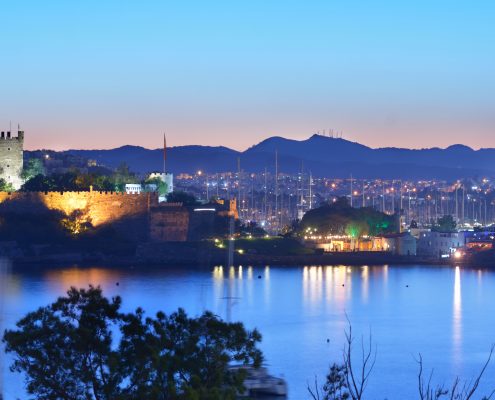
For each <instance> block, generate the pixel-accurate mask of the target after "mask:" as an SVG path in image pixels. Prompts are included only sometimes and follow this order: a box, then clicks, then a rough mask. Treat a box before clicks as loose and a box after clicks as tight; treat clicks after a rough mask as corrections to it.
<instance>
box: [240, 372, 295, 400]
mask: <svg viewBox="0 0 495 400" xmlns="http://www.w3.org/2000/svg"><path fill="white" fill-rule="evenodd" d="M231 369H232V370H237V369H242V370H243V371H245V372H246V377H245V379H244V383H243V385H244V392H242V393H240V394H239V395H240V397H241V398H245V397H249V398H258V399H267V398H268V397H270V398H273V397H277V398H285V397H287V383H286V382H285V380H284V379H282V378H277V377H275V376H273V375H270V374H269V373H268V370H267V369H266V368H265V367H259V368H255V367H253V366H250V365H240V366H233V367H231Z"/></svg>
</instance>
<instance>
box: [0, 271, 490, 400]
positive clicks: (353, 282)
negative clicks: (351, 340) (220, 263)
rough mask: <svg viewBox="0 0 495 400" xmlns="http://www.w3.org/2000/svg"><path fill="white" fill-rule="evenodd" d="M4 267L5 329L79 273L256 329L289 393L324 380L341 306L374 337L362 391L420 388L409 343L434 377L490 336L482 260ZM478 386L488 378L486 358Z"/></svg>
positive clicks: (342, 319) (338, 334)
mask: <svg viewBox="0 0 495 400" xmlns="http://www.w3.org/2000/svg"><path fill="white" fill-rule="evenodd" d="M3 270H4V272H3V275H1V278H0V279H1V285H0V290H1V296H0V298H1V300H0V301H1V302H0V311H1V314H0V316H1V319H0V323H1V325H2V326H1V328H2V331H3V329H5V328H9V327H13V326H14V324H15V322H16V321H17V320H18V319H19V318H21V317H22V316H23V315H24V314H25V313H27V312H29V311H32V310H34V309H35V308H36V307H37V306H41V305H45V304H48V303H50V302H52V301H54V300H55V298H56V297H57V296H58V295H62V294H63V293H64V292H65V291H66V290H67V289H68V288H69V287H70V286H77V287H85V286H87V285H88V284H94V285H101V286H102V288H103V289H104V292H105V293H106V294H107V295H121V296H122V297H123V308H124V309H125V310H132V309H135V308H136V307H137V306H142V307H143V308H144V309H145V310H146V311H147V312H148V313H154V312H156V311H158V310H163V311H165V312H171V311H174V310H176V309H177V307H183V308H185V309H186V310H187V311H188V312H189V313H190V314H192V315H197V314H199V313H201V312H202V311H204V310H212V311H213V312H215V313H216V314H218V315H220V316H221V317H223V318H225V319H230V320H232V321H242V322H244V324H245V325H246V326H247V327H248V328H255V327H256V328H258V329H259V330H260V331H261V333H262V335H263V342H262V344H261V347H262V349H263V351H264V354H265V356H266V361H267V364H268V366H269V369H270V371H271V372H272V373H273V374H276V375H281V376H284V377H285V378H286V380H287V381H288V383H289V391H290V395H289V398H290V399H291V400H295V399H307V398H308V395H307V391H306V385H307V383H308V382H313V381H314V377H315V375H317V376H318V377H319V379H320V381H322V380H323V378H324V375H325V373H326V371H327V369H328V366H329V363H330V362H333V361H339V360H340V359H341V350H342V345H343V339H344V329H345V328H346V327H347V320H346V315H347V317H348V318H349V320H350V321H351V322H352V325H353V330H354V332H355V333H356V335H357V336H358V339H359V337H360V336H361V335H368V333H369V331H370V330H371V332H372V334H373V338H374V341H375V343H376V346H377V362H376V366H375V369H374V371H373V374H372V377H371V381H370V384H369V386H368V388H367V393H368V395H369V396H367V398H369V399H385V398H388V399H413V398H417V397H418V396H417V395H416V387H417V380H416V379H417V378H416V373H417V364H416V362H415V357H416V356H417V354H418V353H422V355H423V359H424V361H425V364H426V367H427V368H434V369H435V374H434V381H435V380H436V381H438V382H448V381H450V380H451V379H453V378H454V377H455V376H456V375H461V376H462V377H465V378H471V377H472V376H473V375H475V374H476V372H477V371H478V370H479V369H480V367H481V365H482V364H483V362H484V361H485V360H486V357H487V355H488V350H489V348H490V345H491V344H492V343H494V342H495V312H494V309H495V273H494V272H491V271H486V270H477V269H459V268H450V267H435V266H407V267H399V266H392V265H390V266H364V267H347V266H326V267H316V266H304V267H303V266H301V267H296V266H293V267H235V268H222V267H215V268H211V269H206V270H205V269H197V268H169V267H167V268H162V269H159V268H153V269H137V268H136V269H131V268H125V269H116V268H105V267H94V268H76V267H71V268H65V269H46V268H45V269H43V270H41V269H38V270H37V271H35V272H33V271H32V270H26V269H23V270H20V269H16V268H11V269H9V268H8V267H6V265H4V267H3ZM5 271H7V272H5ZM116 282H119V286H117V285H116ZM229 299H230V300H229ZM327 339H329V342H327ZM8 364H9V360H8V358H6V357H5V356H3V354H0V368H1V369H2V375H1V377H2V381H0V384H1V385H3V393H4V398H5V399H6V400H10V399H15V398H21V399H24V398H26V396H25V394H24V393H23V383H22V377H21V376H19V375H17V374H12V373H11V372H9V371H8ZM494 365H495V363H494ZM435 377H436V379H435ZM482 386H483V388H484V389H486V390H488V387H495V366H492V367H491V368H489V370H488V371H487V374H486V375H485V380H484V385H482ZM480 395H481V393H480ZM479 398H481V396H479Z"/></svg>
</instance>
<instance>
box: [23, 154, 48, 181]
mask: <svg viewBox="0 0 495 400" xmlns="http://www.w3.org/2000/svg"><path fill="white" fill-rule="evenodd" d="M36 175H45V167H44V166H43V161H42V160H41V159H39V158H30V159H29V160H28V161H27V163H26V164H25V165H24V169H23V170H22V173H21V178H22V179H23V180H25V181H27V180H29V179H32V178H34V177H35V176H36Z"/></svg>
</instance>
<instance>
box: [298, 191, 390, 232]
mask: <svg viewBox="0 0 495 400" xmlns="http://www.w3.org/2000/svg"><path fill="white" fill-rule="evenodd" d="M395 222H396V221H395V216H391V215H387V214H384V213H382V212H379V211H377V210H375V209H374V208H371V207H363V208H354V207H351V206H350V204H349V202H348V201H347V199H346V198H339V199H338V200H337V201H336V202H333V203H326V204H324V205H322V206H320V207H318V208H315V209H313V210H310V211H308V212H307V213H306V214H304V217H303V219H302V221H301V224H300V228H299V229H300V232H304V231H305V230H306V229H308V228H309V229H312V230H314V229H316V230H317V231H318V232H322V233H323V234H331V235H343V234H348V235H351V236H353V237H359V236H363V235H373V236H374V235H378V234H383V233H392V232H394V230H395V225H396V224H395Z"/></svg>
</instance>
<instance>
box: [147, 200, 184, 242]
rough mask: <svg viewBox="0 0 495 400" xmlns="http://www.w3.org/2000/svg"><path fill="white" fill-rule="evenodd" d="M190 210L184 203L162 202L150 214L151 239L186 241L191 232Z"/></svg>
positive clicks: (158, 240)
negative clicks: (183, 205)
mask: <svg viewBox="0 0 495 400" xmlns="http://www.w3.org/2000/svg"><path fill="white" fill-rule="evenodd" d="M189 220H190V218H189V211H188V210H187V208H185V207H182V204H174V203H172V204H170V203H161V204H160V205H159V206H158V207H153V208H152V209H151V214H150V228H149V233H150V240H151V241H153V242H184V241H186V240H187V238H188V232H189Z"/></svg>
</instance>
